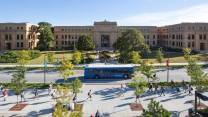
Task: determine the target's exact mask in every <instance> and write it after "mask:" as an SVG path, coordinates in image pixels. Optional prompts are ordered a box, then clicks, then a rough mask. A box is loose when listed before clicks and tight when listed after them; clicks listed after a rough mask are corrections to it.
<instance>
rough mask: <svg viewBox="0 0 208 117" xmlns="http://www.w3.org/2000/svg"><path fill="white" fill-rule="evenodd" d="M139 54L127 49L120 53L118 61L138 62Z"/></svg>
mask: <svg viewBox="0 0 208 117" xmlns="http://www.w3.org/2000/svg"><path fill="white" fill-rule="evenodd" d="M140 60H141V56H140V54H139V52H136V51H131V52H127V51H123V52H121V53H120V58H119V61H120V62H121V63H134V64H138V63H140V62H141V61H140Z"/></svg>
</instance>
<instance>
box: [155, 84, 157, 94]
mask: <svg viewBox="0 0 208 117" xmlns="http://www.w3.org/2000/svg"><path fill="white" fill-rule="evenodd" d="M157 92H158V85H157V84H156V83H155V94H156V93H157Z"/></svg>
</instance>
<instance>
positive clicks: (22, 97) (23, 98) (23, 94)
mask: <svg viewBox="0 0 208 117" xmlns="http://www.w3.org/2000/svg"><path fill="white" fill-rule="evenodd" d="M20 98H21V102H22V101H23V100H24V101H25V93H24V91H22V92H21V94H20Z"/></svg>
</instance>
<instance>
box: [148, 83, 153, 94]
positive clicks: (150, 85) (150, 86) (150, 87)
mask: <svg viewBox="0 0 208 117" xmlns="http://www.w3.org/2000/svg"><path fill="white" fill-rule="evenodd" d="M152 88H153V86H152V83H149V92H152Z"/></svg>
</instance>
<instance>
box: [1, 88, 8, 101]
mask: <svg viewBox="0 0 208 117" xmlns="http://www.w3.org/2000/svg"><path fill="white" fill-rule="evenodd" d="M2 93H3V97H4V101H6V98H7V97H8V91H7V90H6V89H5V88H4V89H3V92H2Z"/></svg>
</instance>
